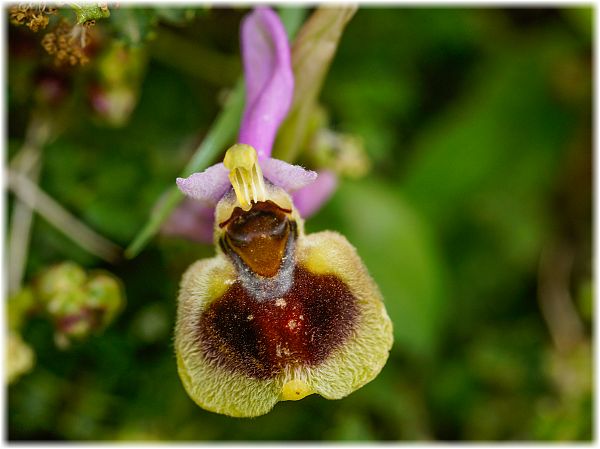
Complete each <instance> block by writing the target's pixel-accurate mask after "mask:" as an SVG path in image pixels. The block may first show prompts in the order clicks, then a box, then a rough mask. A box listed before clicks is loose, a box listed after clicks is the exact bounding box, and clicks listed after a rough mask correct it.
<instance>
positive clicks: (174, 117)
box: [7, 6, 592, 441]
mask: <svg viewBox="0 0 600 449" xmlns="http://www.w3.org/2000/svg"><path fill="white" fill-rule="evenodd" d="M197 9H198V10H197V11H196V14H195V16H194V18H192V19H190V20H188V19H186V20H182V19H181V17H179V16H178V14H179V15H181V11H180V10H164V9H163V10H159V11H158V12H157V9H152V10H149V9H148V10H144V9H134V10H132V9H128V8H126V7H124V6H121V8H120V9H119V10H118V11H113V13H112V15H111V18H109V19H106V21H105V22H106V23H104V22H102V21H98V23H97V24H96V26H97V27H106V29H109V30H112V31H111V32H112V33H113V34H112V36H114V35H118V34H119V33H121V35H120V38H122V39H124V40H127V39H129V40H132V38H131V36H127V30H128V28H127V27H125V26H122V27H121V25H120V22H119V21H120V20H121V21H123V20H126V19H127V17H129V19H127V20H130V21H133V22H132V23H135V24H136V26H138V30H137V31H138V32H137V34H136V35H141V36H142V37H145V36H146V34H145V33H146V32H147V31H148V30H150V31H148V32H149V33H150V34H151V36H150V37H151V38H152V39H151V40H149V41H145V40H144V39H141V40H140V42H137V43H136V42H133V44H135V45H139V46H142V47H144V48H146V49H147V51H148V54H149V62H148V66H147V69H146V72H145V75H144V77H143V80H142V82H141V84H140V86H139V87H140V97H139V103H138V104H137V106H136V108H135V110H134V112H133V114H132V116H131V118H130V120H129V121H128V122H127V123H126V124H124V125H123V126H120V127H116V128H115V127H109V126H107V125H106V124H105V123H103V122H102V120H100V119H98V118H97V117H95V116H94V115H93V114H92V113H91V111H90V108H89V105H88V104H87V100H86V95H85V86H86V83H88V82H89V80H90V79H93V76H94V65H93V61H92V63H91V66H89V67H86V68H79V67H76V68H74V69H70V70H67V71H65V73H66V76H68V77H69V79H70V80H71V85H70V86H71V87H70V91H71V92H70V93H71V97H72V98H73V102H74V106H73V109H72V111H71V112H70V114H69V118H68V126H67V127H66V128H65V130H64V131H63V132H62V133H61V135H60V136H59V137H58V138H57V139H56V140H54V141H53V142H51V143H50V144H48V145H47V146H46V147H45V148H44V161H43V166H42V172H41V181H40V185H41V187H42V188H43V189H44V190H45V191H46V192H48V193H49V194H50V195H52V197H54V198H55V199H56V200H57V201H59V202H60V203H61V204H62V205H64V206H65V207H66V208H67V209H68V210H70V211H71V212H73V213H74V214H76V215H77V216H78V217H80V218H81V220H82V221H84V222H86V223H87V224H88V225H89V226H90V227H92V228H93V229H95V230H97V231H98V232H100V233H102V234H103V235H106V236H107V237H109V238H110V239H112V240H113V241H115V242H117V243H118V244H119V245H121V246H122V247H125V246H127V244H129V243H130V242H131V240H132V239H133V238H134V237H135V235H136V233H137V232H138V231H139V230H140V229H141V228H142V227H143V225H144V224H145V222H146V220H147V219H148V216H149V213H150V211H151V209H152V207H153V205H154V204H155V201H156V200H157V199H158V197H159V196H160V195H161V194H162V192H163V191H164V190H165V189H166V188H168V187H170V186H172V184H173V182H174V178H175V177H176V176H178V175H179V173H180V171H181V170H182V169H183V167H184V166H185V164H186V163H187V161H188V160H189V158H190V157H191V155H192V153H193V150H194V148H195V147H196V146H197V144H198V143H199V142H201V140H202V138H203V136H204V134H205V133H206V132H207V130H208V129H209V127H210V125H211V123H212V121H213V119H214V117H215V115H216V113H217V112H218V111H219V109H220V103H219V102H220V100H221V99H222V96H223V89H228V88H231V87H232V86H233V84H234V82H235V80H236V79H237V77H238V75H239V74H240V70H241V65H240V62H239V58H240V57H239V49H238V27H239V21H240V19H241V17H242V16H243V15H244V14H245V13H246V12H247V10H245V9H243V8H234V9H211V10H206V9H204V8H200V7H199V8H197ZM111 27H112V28H111ZM40 36H41V35H40V34H39V33H38V34H34V33H32V32H30V31H29V30H26V29H24V27H20V28H17V27H15V26H12V25H10V26H9V51H8V58H9V60H8V73H7V74H8V80H9V85H8V96H7V102H8V118H9V128H8V129H9V131H8V151H7V153H8V157H11V155H12V154H14V153H15V152H16V150H17V149H18V148H19V146H20V145H21V144H22V141H23V134H24V130H25V128H26V126H27V121H28V117H29V114H30V112H31V109H32V101H33V100H32V99H31V95H32V94H31V92H32V90H33V89H34V87H33V83H34V76H33V74H34V73H35V70H37V67H39V66H48V67H50V66H51V65H52V64H51V58H50V57H48V56H47V55H45V53H44V51H43V50H42V49H41V46H40V44H39V41H40V39H41V37H40ZM22 48H26V49H29V50H28V51H22ZM591 67H592V10H591V8H568V9H526V8H519V9H495V8H485V9H460V8H440V9H416V8H393V9H380V8H372V7H365V8H361V9H360V10H359V11H358V12H357V13H356V15H355V17H354V18H353V19H352V20H351V21H350V23H349V24H348V26H347V28H346V30H345V32H344V35H343V37H342V39H341V43H340V46H339V49H338V52H337V54H336V57H335V59H334V61H333V63H332V66H331V69H330V71H329V74H328V76H327V78H326V81H325V84H324V86H323V89H322V92H321V96H320V100H321V103H322V105H323V106H324V107H325V108H326V110H327V111H328V114H329V116H330V127H331V128H332V129H334V130H336V131H339V132H345V133H351V134H354V135H356V136H360V137H361V138H362V139H363V142H364V147H365V149H366V152H367V154H368V156H369V159H370V160H371V163H372V168H371V170H370V172H369V173H368V175H366V176H365V177H363V178H361V179H359V180H353V179H342V180H341V181H340V186H339V189H338V190H337V191H336V193H335V195H334V196H333V198H332V199H331V201H329V202H328V203H327V204H326V205H325V206H324V207H323V208H322V209H321V210H320V211H319V212H318V214H316V215H315V216H314V217H313V218H311V219H309V220H308V221H307V223H306V229H307V232H316V231H320V230H323V229H332V230H337V231H339V232H341V233H342V234H344V235H345V236H346V237H347V238H348V239H349V241H350V242H351V243H353V244H354V245H355V246H356V248H357V249H358V252H359V254H360V255H361V257H362V258H363V260H364V262H365V264H366V266H367V267H368V269H369V271H370V273H371V274H372V276H373V277H374V278H375V280H376V281H377V283H378V284H379V286H380V288H381V290H382V292H383V295H384V298H385V301H386V306H387V309H388V312H389V314H390V316H391V318H392V321H393V323H394V331H395V343H394V347H393V349H392V353H391V356H390V359H389V361H388V363H387V365H386V366H385V368H384V369H383V371H382V373H381V374H380V376H379V377H377V378H376V379H375V380H374V381H372V382H371V383H369V384H368V385H366V386H365V387H363V388H362V389H360V390H358V391H356V392H354V393H353V394H351V395H350V396H349V397H347V398H345V399H343V400H339V401H328V400H325V399H323V398H321V397H317V396H309V397H307V398H306V399H304V400H302V401H300V402H284V403H279V404H277V405H276V407H275V408H274V410H273V411H272V412H270V413H269V414H268V415H265V416H263V417H259V418H256V419H233V418H228V417H225V416H219V415H216V414H212V413H209V412H206V411H204V410H202V409H200V408H198V407H197V406H196V405H195V404H194V403H193V402H192V401H191V400H190V399H189V398H188V396H187V395H186V393H185V391H184V389H183V387H182V384H181V382H180V380H179V378H178V376H177V372H176V363H175V356H174V350H173V332H172V329H173V326H174V317H175V299H176V295H177V288H178V282H179V279H180V277H181V274H182V273H183V271H184V270H185V269H186V267H187V266H188V265H189V264H191V263H192V262H193V261H194V260H197V259H199V258H203V257H209V256H210V255H211V254H213V251H214V249H213V248H212V247H211V246H208V245H201V244H197V243H193V242H190V241H187V240H184V239H180V238H175V237H167V236H163V235H161V236H158V237H157V238H155V239H154V240H153V241H152V242H151V244H150V245H149V246H147V247H146V248H145V250H144V251H143V252H142V253H141V254H140V255H139V256H138V257H136V258H135V259H133V260H129V261H125V262H121V263H118V264H116V265H111V264H107V263H103V262H102V261H100V260H98V259H96V258H95V257H93V256H91V255H89V254H87V253H86V252H84V251H83V250H81V249H80V248H79V247H78V246H76V245H75V244H73V243H72V242H71V241H70V240H68V239H67V238H65V237H64V236H63V235H62V234H61V233H60V232H58V231H57V230H56V229H54V228H53V227H52V226H50V225H49V224H48V223H47V222H45V221H44V220H43V219H41V218H39V217H36V219H35V222H34V227H33V230H32V234H31V236H32V237H31V238H32V242H31V250H30V254H29V258H28V262H27V271H26V280H28V281H29V280H31V279H33V278H34V277H35V275H36V274H37V273H39V272H40V270H42V269H44V268H45V267H47V266H49V265H51V264H54V263H57V262H61V261H63V260H74V261H76V262H77V263H79V264H81V265H82V266H84V267H86V268H98V267H101V268H104V269H107V270H109V271H111V272H112V273H114V274H116V275H117V276H118V277H119V278H120V279H121V280H122V282H123V284H124V286H125V291H126V297H127V304H126V307H125V309H124V310H123V311H122V313H121V314H120V315H119V316H118V318H117V319H116V321H115V322H114V323H113V324H112V325H111V326H110V327H109V328H108V329H107V330H106V331H104V332H103V333H102V334H100V335H94V336H91V337H90V338H88V339H87V340H86V341H84V342H82V343H78V344H76V345H74V346H73V347H72V348H70V349H68V350H59V349H57V348H56V347H55V345H54V343H53V339H52V335H53V329H52V325H51V323H50V322H49V321H48V320H46V319H44V318H32V319H31V320H30V321H29V322H28V323H27V325H26V326H25V328H24V330H23V338H24V339H25V341H27V342H28V343H29V344H30V345H31V346H32V348H33V349H34V350H35V352H36V357H37V361H36V365H35V367H34V369H33V370H32V371H31V372H30V373H28V374H26V375H24V376H23V377H22V378H21V379H20V380H19V381H18V382H16V383H14V384H12V385H11V386H10V387H9V389H8V404H7V411H8V438H9V439H10V440H86V441H87V440H109V441H113V440H134V441H141V440H163V441H175V440H187V441H192V440H249V441H256V440H348V441H370V440H375V441H377V440H391V441H394V440H487V441H489V440H590V439H591V438H592V375H591V365H592V359H591V358H592V351H591V341H590V339H591V326H592V323H591V320H592V317H591V315H592V313H591V308H592V306H591V298H592V293H591V292H592V280H591V232H592V231H591V226H592V194H591V189H592V187H591V186H592V98H591V92H592V81H591ZM9 198H10V201H9V213H10V210H11V209H10V207H11V206H12V196H10V197H9ZM544 254H551V255H550V256H547V257H548V260H549V261H548V263H549V265H550V266H551V267H552V266H555V265H560V264H561V263H562V262H563V260H562V259H561V258H564V257H568V256H566V255H565V254H571V255H572V257H573V260H572V262H573V263H572V266H571V269H570V270H569V272H568V273H567V275H566V279H565V283H564V284H565V285H562V287H564V288H565V289H566V291H568V292H569V297H568V299H567V300H568V301H569V306H570V307H572V308H573V309H574V310H575V312H576V315H577V317H578V319H579V321H580V323H581V325H582V329H583V332H582V333H581V335H580V336H579V338H578V339H577V341H576V343H575V344H574V345H572V346H571V347H569V348H568V349H566V350H559V349H560V346H557V342H556V340H555V338H557V337H556V336H555V335H553V333H552V330H551V327H549V325H548V321H547V319H546V318H545V316H546V315H545V314H544V310H545V308H547V307H551V306H548V304H546V303H545V301H547V298H546V299H545V298H544V295H540V294H539V289H538V286H539V284H540V282H542V281H543V280H544V276H549V275H551V273H552V271H550V274H548V272H547V271H544V270H541V269H540V260H541V258H542V257H544ZM8 263H10V261H9V262H8ZM554 319H558V320H559V321H560V319H561V318H560V317H554Z"/></svg>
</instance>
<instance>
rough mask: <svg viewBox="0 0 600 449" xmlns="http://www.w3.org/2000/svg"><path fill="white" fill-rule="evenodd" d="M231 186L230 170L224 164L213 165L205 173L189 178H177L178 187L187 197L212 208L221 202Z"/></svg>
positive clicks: (195, 174)
mask: <svg viewBox="0 0 600 449" xmlns="http://www.w3.org/2000/svg"><path fill="white" fill-rule="evenodd" d="M230 186H231V184H230V182H229V170H227V169H226V168H225V166H224V165H223V163H218V164H215V165H212V166H210V167H208V168H207V169H206V170H204V171H203V172H201V173H194V174H193V175H190V176H188V177H187V178H177V187H179V190H181V191H182V192H183V193H184V194H185V195H187V196H189V197H191V198H194V199H197V200H201V201H203V202H204V203H206V204H207V205H211V206H215V205H216V204H217V203H218V202H219V200H220V199H221V197H222V196H223V195H225V193H226V192H227V190H228V189H229V187H230Z"/></svg>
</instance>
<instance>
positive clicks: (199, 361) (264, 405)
mask: <svg viewBox="0 0 600 449" xmlns="http://www.w3.org/2000/svg"><path fill="white" fill-rule="evenodd" d="M242 48H243V50H244V56H245V60H244V66H245V71H246V73H247V94H246V95H247V98H246V99H247V102H246V110H245V114H244V118H243V121H242V127H241V130H240V136H239V142H240V143H238V144H236V145H234V146H232V147H231V148H230V149H229V150H228V151H227V153H226V154H225V158H224V161H223V163H219V164H216V165H214V166H212V167H210V168H208V169H207V170H205V171H204V172H202V173H195V174H193V175H191V176H189V177H188V178H185V179H183V178H178V179H177V185H178V186H179V188H180V189H181V191H182V192H183V193H185V194H186V195H188V196H189V197H191V198H193V199H196V200H200V201H201V202H202V203H203V204H204V205H205V207H209V206H210V207H215V210H214V228H213V239H214V243H215V246H216V252H217V254H216V256H215V257H213V258H211V259H204V260H200V261H198V262H196V263H195V264H193V265H192V266H191V267H190V268H189V269H188V270H187V271H186V273H185V274H184V276H183V279H182V282H181V287H180V292H179V298H178V311H177V325H176V329H175V349H176V353H177V364H178V370H179V375H180V377H181V379H182V382H183V384H184V387H185V389H186V391H187V392H188V394H189V395H190V396H191V398H192V399H193V400H194V401H195V402H196V403H197V404H198V405H200V406H201V407H203V408H205V409H207V410H210V411H213V412H217V413H223V414H226V415H230V416H237V417H253V416H259V415H262V414H265V413H267V412H268V411H270V410H271V409H272V408H273V406H274V405H275V404H276V403H277V402H278V401H281V400H298V399H302V398H304V397H305V396H307V395H310V394H313V393H316V394H319V395H321V396H323V397H325V398H328V399H339V398H342V397H344V396H346V395H348V394H350V393H351V392H353V391H354V390H356V389H357V388H360V387H361V386H363V385H364V384H366V383H367V382H369V381H371V380H372V379H374V378H375V376H376V375H377V374H378V373H379V371H380V370H381V369H382V367H383V366H384V364H385V362H386V360H387V357H388V353H389V350H390V348H391V345H392V324H391V322H390V319H389V317H388V315H387V313H386V310H385V307H384V305H383V301H382V297H381V294H380V292H379V289H378V288H377V285H376V284H375V283H374V281H373V280H372V279H371V277H370V276H369V274H368V273H367V270H366V268H365V267H364V265H363V263H362V261H361V260H360V258H359V256H358V255H357V253H356V250H355V249H354V247H352V245H350V243H348V241H347V240H346V239H345V238H344V237H343V236H342V235H340V234H338V233H335V232H330V231H325V232H319V233H315V234H311V235H306V234H305V233H304V221H303V219H302V214H301V213H300V212H299V210H298V208H297V207H296V205H295V204H296V203H298V204H303V206H304V207H307V208H314V207H315V203H316V202H318V201H322V200H323V196H324V194H323V192H325V196H327V195H328V194H329V193H328V192H331V190H332V189H333V188H334V186H335V178H334V177H331V176H329V175H328V174H327V173H326V174H325V176H323V177H322V178H320V179H317V174H316V173H315V172H312V171H308V170H305V169H303V168H302V167H299V166H295V165H290V164H288V163H286V162H283V161H280V160H277V159H272V158H270V157H269V155H270V153H271V146H272V143H273V139H274V137H275V134H276V132H277V128H278V126H279V124H280V123H281V121H282V120H283V118H284V117H285V114H286V113H287V109H288V108H289V104H290V101H291V97H292V93H293V77H292V75H291V68H290V62H289V47H288V44H287V38H286V35H285V31H284V29H283V26H282V24H281V23H280V21H279V19H278V17H277V15H276V14H275V13H274V12H273V11H271V10H270V9H267V8H258V9H257V10H255V11H254V12H253V13H252V14H251V15H249V16H248V17H247V18H246V19H245V21H244V24H243V26H242ZM255 52H256V53H255ZM261 55H263V56H264V57H263V58H262V59H261V57H260V56H261ZM252 70H256V71H257V73H256V74H255V75H256V76H254V75H252V76H248V73H249V72H251V71H252ZM277 100H279V101H277ZM315 187H316V189H315ZM302 191H304V192H308V196H306V197H302V196H300V197H298V198H297V197H296V196H294V198H292V194H294V193H295V194H296V195H297V194H298V193H299V192H302ZM305 198H306V199H305ZM311 198H313V199H314V201H312V202H311Z"/></svg>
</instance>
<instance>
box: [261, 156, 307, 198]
mask: <svg viewBox="0 0 600 449" xmlns="http://www.w3.org/2000/svg"><path fill="white" fill-rule="evenodd" d="M260 166H261V168H262V172H263V175H264V176H265V178H267V179H268V180H269V181H271V182H272V183H273V184H275V185H277V186H279V187H281V188H283V189H284V190H286V191H287V192H289V193H292V192H295V191H296V190H299V189H301V188H303V187H306V186H307V185H309V184H311V183H313V182H315V180H316V179H317V173H316V172H314V171H311V170H306V169H304V168H302V167H300V166H299V165H292V164H288V163H287V162H284V161H280V160H279V159H272V158H267V159H264V160H262V161H261V162H260Z"/></svg>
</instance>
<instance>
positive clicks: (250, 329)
mask: <svg viewBox="0 0 600 449" xmlns="http://www.w3.org/2000/svg"><path fill="white" fill-rule="evenodd" d="M294 285H295V288H292V289H290V291H289V292H288V293H287V294H285V295H283V296H282V297H281V298H277V299H276V300H275V299H274V300H269V301H257V300H256V299H255V298H253V297H252V296H251V295H249V294H248V292H247V291H246V290H245V289H244V288H242V286H241V284H240V283H239V281H238V282H236V283H235V284H234V285H232V286H231V288H230V289H229V290H228V291H227V292H226V293H225V294H224V295H223V296H222V297H221V298H219V299H217V300H215V301H214V302H213V303H212V304H210V305H209V307H208V308H207V310H206V311H205V312H204V313H203V314H202V316H201V317H200V321H199V322H198V323H197V324H198V328H197V329H198V330H197V332H198V337H197V338H198V340H197V341H198V344H200V346H201V347H202V348H203V349H202V350H203V352H204V353H205V354H206V357H207V358H209V359H210V360H213V361H214V362H215V363H217V364H218V365H219V366H221V367H222V368H223V369H226V370H228V371H230V372H239V373H243V374H245V375H247V376H249V377H251V378H255V379H263V380H265V379H272V378H274V377H276V376H277V375H279V374H281V373H282V372H283V371H284V370H285V369H286V367H287V369H289V368H293V367H295V366H316V365H319V364H321V363H322V362H324V361H325V360H326V359H327V358H328V357H329V356H330V354H332V353H333V352H334V351H335V350H336V349H337V348H339V347H340V346H341V345H343V344H344V342H345V341H346V340H347V339H348V338H350V337H351V335H352V332H353V330H354V329H355V328H356V326H357V324H358V318H359V316H358V313H359V312H358V306H357V302H356V298H355V296H354V295H353V294H352V293H351V292H350V290H349V289H348V287H347V286H346V284H344V283H343V282H342V281H341V280H340V279H339V278H338V277H336V276H334V275H315V274H313V273H311V272H310V271H308V270H306V269H305V268H304V267H302V266H298V267H296V270H295V272H294ZM224 348H226V350H223V349H224Z"/></svg>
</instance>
